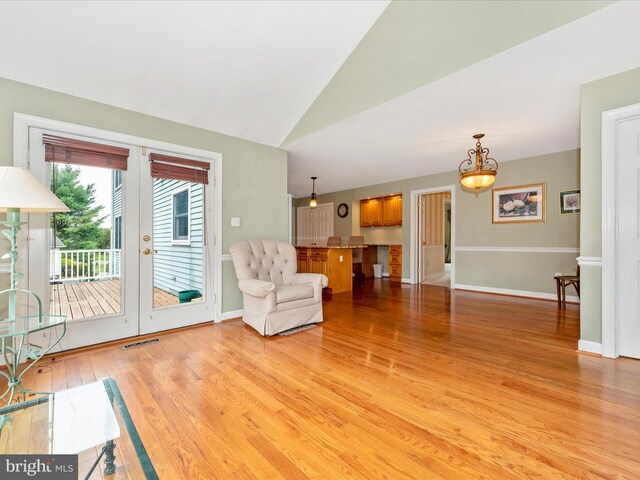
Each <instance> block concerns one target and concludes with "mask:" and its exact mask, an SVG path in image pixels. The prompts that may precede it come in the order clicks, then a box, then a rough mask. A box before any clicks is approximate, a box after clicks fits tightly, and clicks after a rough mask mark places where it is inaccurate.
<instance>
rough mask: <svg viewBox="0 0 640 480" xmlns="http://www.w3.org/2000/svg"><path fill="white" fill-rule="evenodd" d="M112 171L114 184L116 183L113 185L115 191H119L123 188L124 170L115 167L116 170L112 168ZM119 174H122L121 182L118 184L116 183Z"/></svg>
mask: <svg viewBox="0 0 640 480" xmlns="http://www.w3.org/2000/svg"><path fill="white" fill-rule="evenodd" d="M112 171H113V184H114V186H113V191H114V192H115V191H117V190H120V189H122V180H123V179H122V170H116V169H114V170H112ZM118 175H120V183H118V184H117V185H116V184H115V183H116V178H117V177H118Z"/></svg>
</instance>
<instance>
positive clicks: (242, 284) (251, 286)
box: [238, 278, 276, 298]
mask: <svg viewBox="0 0 640 480" xmlns="http://www.w3.org/2000/svg"><path fill="white" fill-rule="evenodd" d="M238 288H239V289H240V291H241V292H242V293H246V294H247V295H252V296H254V297H260V298H264V297H266V296H267V295H269V294H270V293H273V292H274V291H275V289H276V286H275V285H274V284H273V282H265V281H263V280H258V279H257V278H245V279H243V280H239V281H238Z"/></svg>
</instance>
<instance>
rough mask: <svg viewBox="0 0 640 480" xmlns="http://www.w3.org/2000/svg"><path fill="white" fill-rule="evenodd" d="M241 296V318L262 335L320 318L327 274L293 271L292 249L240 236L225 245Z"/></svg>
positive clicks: (277, 243) (294, 256)
mask: <svg viewBox="0 0 640 480" xmlns="http://www.w3.org/2000/svg"><path fill="white" fill-rule="evenodd" d="M229 253H230V254H231V258H232V259H233V265H234V267H235V269H236V276H237V277H238V288H240V291H241V292H242V296H243V300H244V314H243V317H242V319H243V320H244V322H245V323H246V324H247V325H250V326H252V327H253V328H255V329H256V330H257V331H258V333H260V334H261V335H265V336H270V335H274V334H276V333H279V332H282V331H284V330H289V329H290V328H293V327H298V326H300V325H306V324H308V323H319V322H322V288H323V287H326V286H327V283H328V278H327V277H326V276H325V275H321V274H318V273H296V270H297V259H296V249H295V248H294V247H293V245H290V244H288V243H286V242H278V241H275V240H242V241H240V242H237V243H234V244H233V245H231V248H229Z"/></svg>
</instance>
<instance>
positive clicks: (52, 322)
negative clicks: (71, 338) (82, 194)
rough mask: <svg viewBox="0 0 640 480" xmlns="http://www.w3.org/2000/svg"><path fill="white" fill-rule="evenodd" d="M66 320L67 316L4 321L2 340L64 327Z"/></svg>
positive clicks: (30, 317) (44, 316)
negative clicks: (60, 326)
mask: <svg viewBox="0 0 640 480" xmlns="http://www.w3.org/2000/svg"><path fill="white" fill-rule="evenodd" d="M66 318H67V317H66V315H42V316H38V315H31V316H25V317H17V318H16V319H14V320H2V321H0V338H10V337H17V336H19V335H27V334H28V333H34V332H38V331H40V330H46V329H47V328H53V327H55V326H58V325H62V324H63V323H64V322H65V319H66Z"/></svg>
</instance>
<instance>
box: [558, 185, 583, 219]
mask: <svg viewBox="0 0 640 480" xmlns="http://www.w3.org/2000/svg"><path fill="white" fill-rule="evenodd" d="M573 213H580V190H579V189H578V190H565V191H562V192H560V214H561V215H566V214H573Z"/></svg>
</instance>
